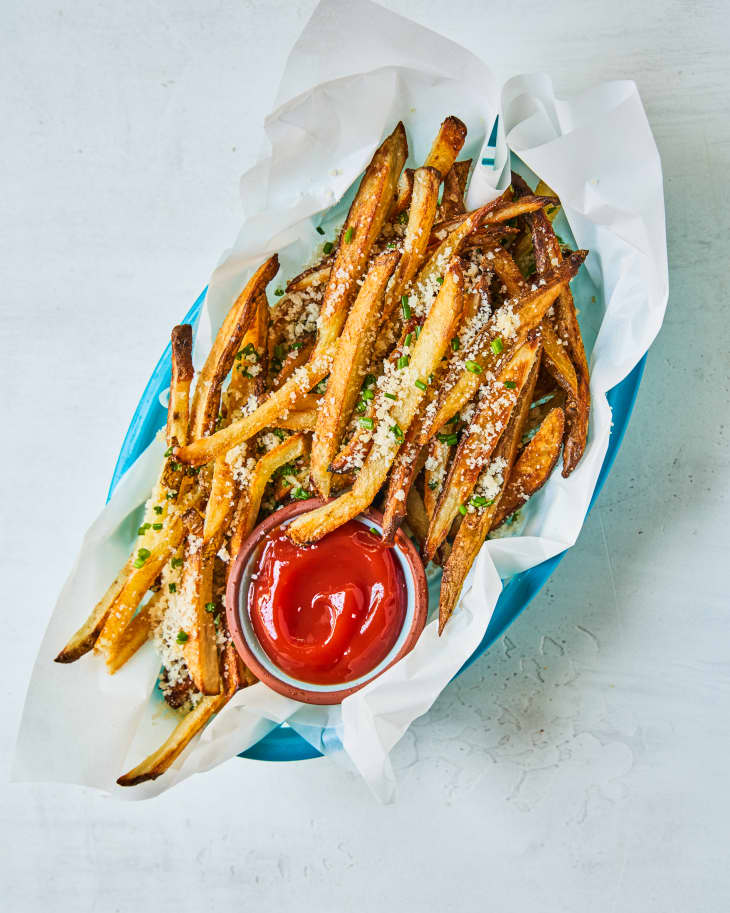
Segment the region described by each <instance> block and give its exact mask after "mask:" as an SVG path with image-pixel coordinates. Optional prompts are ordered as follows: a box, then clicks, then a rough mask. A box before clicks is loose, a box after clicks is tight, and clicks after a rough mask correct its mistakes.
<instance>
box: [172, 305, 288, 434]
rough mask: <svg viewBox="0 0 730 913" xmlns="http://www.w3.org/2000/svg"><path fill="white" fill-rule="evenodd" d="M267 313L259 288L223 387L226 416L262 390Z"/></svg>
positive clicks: (267, 324) (266, 344)
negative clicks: (251, 313) (250, 317)
mask: <svg viewBox="0 0 730 913" xmlns="http://www.w3.org/2000/svg"><path fill="white" fill-rule="evenodd" d="M269 315H270V308H269V302H268V300H267V298H266V295H265V294H264V293H263V292H262V293H261V294H260V295H259V297H258V301H257V302H256V313H255V315H254V318H253V321H252V323H251V326H250V327H249V328H248V330H247V331H246V333H245V335H244V337H243V339H242V340H241V348H240V349H239V350H238V352H237V353H236V355H235V357H234V362H233V368H232V370H231V380H230V383H229V384H228V389H227V390H226V396H225V409H224V410H222V411H224V412H225V414H226V415H227V416H230V415H231V413H232V412H233V411H234V410H235V409H237V408H239V407H240V406H242V405H243V404H244V403H245V402H247V401H248V398H249V397H250V396H251V395H252V394H253V395H257V396H258V395H261V394H262V393H263V392H264V388H265V379H266V373H267V370H268V355H269V353H268V349H269V347H268V337H269ZM186 443H187V442H186Z"/></svg>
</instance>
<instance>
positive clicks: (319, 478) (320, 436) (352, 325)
mask: <svg viewBox="0 0 730 913" xmlns="http://www.w3.org/2000/svg"><path fill="white" fill-rule="evenodd" d="M411 212H413V209H411ZM399 260H400V253H399V252H398V251H395V250H392V251H386V252H385V253H382V254H380V255H379V256H378V257H376V259H375V260H374V261H373V264H372V266H371V267H370V269H369V270H368V273H367V275H366V277H365V281H364V282H363V284H362V286H361V287H360V291H359V293H358V296H357V298H356V299H355V303H354V304H353V306H352V309H351V310H350V313H349V314H348V316H347V320H346V322H345V327H344V329H343V331H342V335H341V336H340V339H339V342H338V344H337V352H336V354H335V358H334V361H333V363H332V369H331V371H330V376H329V380H328V381H327V390H326V392H325V393H324V396H323V397H322V403H321V405H320V408H319V412H318V415H317V425H316V428H315V431H314V438H313V439H312V453H311V466H310V473H311V477H312V481H313V482H314V484H315V486H316V488H317V490H318V491H319V493H320V495H321V496H322V497H323V498H328V497H329V494H330V479H331V474H330V471H329V465H330V461H331V460H332V458H333V457H334V455H335V454H336V453H337V449H338V447H339V445H340V441H341V440H342V434H343V432H344V430H345V425H346V424H347V420H348V419H349V417H350V415H351V413H352V410H353V408H354V406H355V402H356V400H357V396H358V393H359V391H360V387H361V386H362V379H363V377H364V375H365V373H366V371H367V366H368V362H369V359H370V356H371V353H372V346H373V342H374V340H375V333H376V331H377V328H378V325H379V324H380V318H381V314H382V310H383V295H384V292H385V286H386V284H387V282H388V280H389V279H390V277H391V275H393V270H394V269H395V268H396V266H397V264H398V261H399Z"/></svg>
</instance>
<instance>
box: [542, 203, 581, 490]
mask: <svg viewBox="0 0 730 913" xmlns="http://www.w3.org/2000/svg"><path fill="white" fill-rule="evenodd" d="M529 220H530V225H531V227H532V243H533V247H534V249H535V263H536V264H537V272H538V275H539V276H541V277H544V278H546V279H547V278H548V277H550V276H554V275H556V273H557V272H558V271H559V269H560V268H561V266H562V264H563V263H564V262H565V261H564V260H563V255H562V252H561V250H560V243H559V241H558V239H557V237H556V235H555V232H554V231H553V227H552V225H551V223H550V220H549V219H548V217H547V216H546V215H545V213H541V212H537V213H533V214H532V215H531V216H530V217H529ZM555 310H556V312H557V320H556V325H557V330H558V335H559V337H561V338H562V339H563V340H564V341H565V342H566V343H567V347H568V352H569V353H570V359H571V361H572V363H573V366H574V368H575V373H576V376H577V381H578V394H577V396H576V397H575V398H569V399H568V402H567V407H566V415H565V418H566V433H565V441H564V443H563V476H564V477H565V478H567V477H568V476H569V475H570V474H571V472H572V471H573V470H574V469H575V467H576V466H577V465H578V463H579V462H580V458H581V457H582V456H583V451H584V450H585V447H586V440H587V437H588V415H589V413H590V407H591V391H590V375H589V371H588V361H587V359H586V353H585V349H584V347H583V338H582V336H581V333H580V326H579V325H578V317H577V315H576V311H575V303H574V301H573V293H572V292H571V291H570V287H569V286H566V287H565V289H563V291H562V292H561V294H560V297H559V298H558V300H557V304H556V308H555Z"/></svg>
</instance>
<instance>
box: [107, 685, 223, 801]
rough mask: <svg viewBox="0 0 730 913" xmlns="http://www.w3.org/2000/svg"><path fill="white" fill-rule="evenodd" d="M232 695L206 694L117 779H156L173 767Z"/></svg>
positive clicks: (135, 781)
mask: <svg viewBox="0 0 730 913" xmlns="http://www.w3.org/2000/svg"><path fill="white" fill-rule="evenodd" d="M229 699H230V695H228V694H227V693H226V692H225V691H222V692H221V693H220V694H215V695H209V696H206V697H203V698H202V700H201V701H200V702H199V703H198V704H197V705H196V706H195V707H194V708H193V709H192V710H191V711H190V712H189V713H187V714H185V716H184V717H183V718H182V719H181V720H180V722H179V723H178V724H177V726H176V727H175V729H174V730H173V731H172V733H171V734H170V736H169V737H168V738H167V739H166V740H165V741H164V742H163V743H162V745H161V746H160V747H159V748H158V749H157V751H154V752H153V753H152V754H151V755H149V756H148V757H147V758H145V759H144V761H142V762H141V763H140V764H138V765H137V766H136V767H133V768H132V770H130V771H128V772H127V773H126V774H122V776H121V777H119V779H118V780H117V783H118V784H119V786H136V785H137V784H138V783H144V782H145V780H156V779H157V777H159V776H160V775H161V774H163V773H165V771H166V770H167V769H168V768H169V767H170V765H171V764H172V762H173V761H175V760H176V758H178V757H179V756H180V755H181V754H182V752H183V750H184V749H185V748H186V747H187V746H188V745H189V744H190V742H191V740H192V739H193V738H194V737H195V736H196V735H197V734H198V733H199V732H200V731H201V729H202V728H203V727H204V726H205V724H206V723H207V722H208V720H209V719H210V718H211V717H212V716H213V715H214V714H215V713H217V712H218V711H219V710H220V709H221V707H223V706H224V705H225V704H226V703H227V702H228V700H229Z"/></svg>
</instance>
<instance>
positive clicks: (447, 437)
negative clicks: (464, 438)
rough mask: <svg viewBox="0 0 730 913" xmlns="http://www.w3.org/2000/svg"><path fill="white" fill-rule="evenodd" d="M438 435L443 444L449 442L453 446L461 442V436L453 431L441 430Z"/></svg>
mask: <svg viewBox="0 0 730 913" xmlns="http://www.w3.org/2000/svg"><path fill="white" fill-rule="evenodd" d="M436 437H437V439H438V440H439V441H441V443H442V444H449V445H452V446H453V445H454V444H457V443H458V442H459V436H458V435H457V434H454V433H453V432H452V433H451V434H446V433H445V432H443V431H440V432H439V433H438V434H437V435H436Z"/></svg>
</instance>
